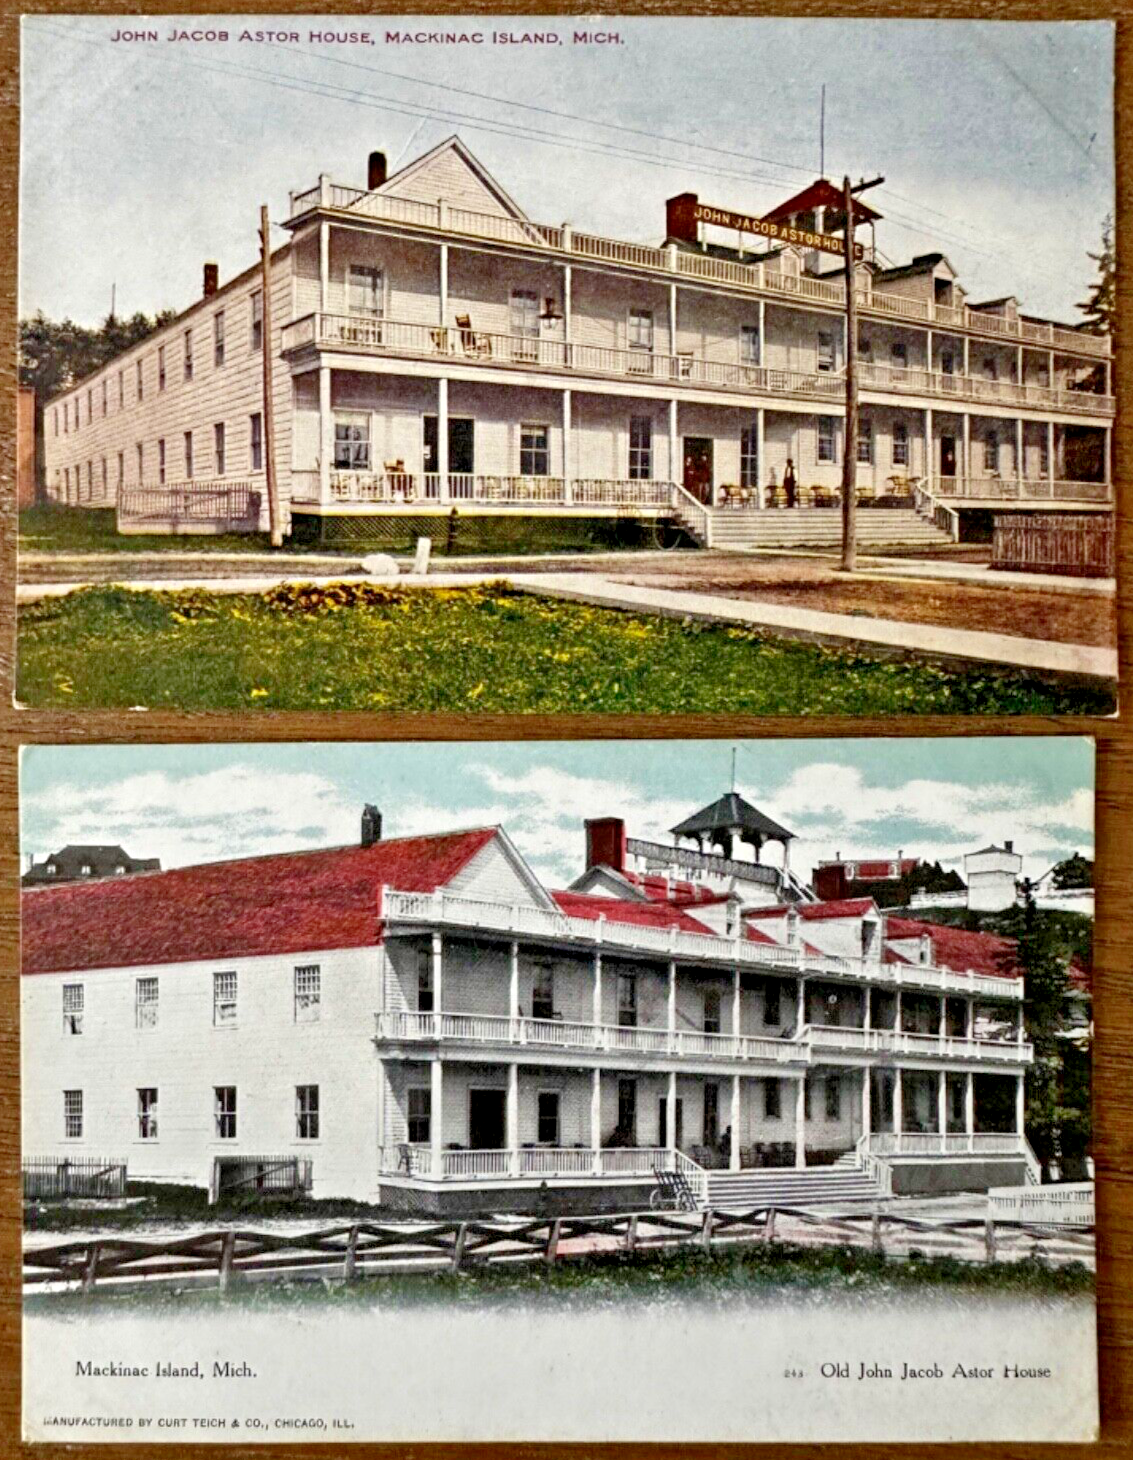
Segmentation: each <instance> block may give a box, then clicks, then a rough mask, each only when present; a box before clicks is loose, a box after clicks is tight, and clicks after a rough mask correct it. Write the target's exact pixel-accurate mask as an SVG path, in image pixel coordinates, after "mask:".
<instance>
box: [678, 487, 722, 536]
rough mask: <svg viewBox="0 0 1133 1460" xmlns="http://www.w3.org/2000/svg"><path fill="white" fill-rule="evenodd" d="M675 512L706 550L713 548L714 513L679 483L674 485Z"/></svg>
mask: <svg viewBox="0 0 1133 1460" xmlns="http://www.w3.org/2000/svg"><path fill="white" fill-rule="evenodd" d="M672 505H673V511H674V513H675V514H676V517H677V519H678V521H679V522H681V523H682V524H683V525H684V526H685V527H686V528H687V529H688V531H689V532H690V533H691V534H692V536H693V537H698V538H699V539H700V541H701V542H702V543H703V544H704V546H705V547H706V548H710V547H711V546H712V513H711V512H710V511H709V509H708V508H707V507H706V506H705V505H704V503H703V502H698V501H697V499H696V498H695V497H694V496H693V495H692V493H691V492H689V491H687V490H686V489H685V488H684V487H683V486H681V484H680V483H679V482H674V483H673V497H672Z"/></svg>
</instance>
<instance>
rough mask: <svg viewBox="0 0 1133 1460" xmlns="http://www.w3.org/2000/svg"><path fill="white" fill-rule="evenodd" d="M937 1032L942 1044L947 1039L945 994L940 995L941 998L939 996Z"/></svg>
mask: <svg viewBox="0 0 1133 1460" xmlns="http://www.w3.org/2000/svg"><path fill="white" fill-rule="evenodd" d="M938 1032H939V1034H940V1041H941V1043H942V1044H943V1043H944V1041H945V1040H946V1039H947V1038H948V995H947V994H941V996H940V1025H939V1030H938Z"/></svg>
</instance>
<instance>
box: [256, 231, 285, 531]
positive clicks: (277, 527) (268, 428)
mask: <svg viewBox="0 0 1133 1460" xmlns="http://www.w3.org/2000/svg"><path fill="white" fill-rule="evenodd" d="M260 266H261V285H260V289H261V293H260V298H261V303H262V307H261V319H262V325H263V328H262V330H261V334H262V335H263V340H262V345H263V353H264V474H265V479H266V481H267V490H268V524H269V526H270V527H271V545H272V547H282V546H283V522H282V520H281V513H280V510H279V486H278V483H277V482H276V478H275V407H274V400H273V396H274V392H273V389H272V354H271V224H270V223H269V222H268V210H267V204H266V203H265V204H264V206H263V207H262V208H261V209H260Z"/></svg>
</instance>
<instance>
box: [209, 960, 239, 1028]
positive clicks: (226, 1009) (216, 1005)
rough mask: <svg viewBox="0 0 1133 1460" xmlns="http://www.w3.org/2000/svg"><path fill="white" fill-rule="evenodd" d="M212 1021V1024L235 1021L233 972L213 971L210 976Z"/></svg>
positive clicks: (232, 1022)
mask: <svg viewBox="0 0 1133 1460" xmlns="http://www.w3.org/2000/svg"><path fill="white" fill-rule="evenodd" d="M212 1022H213V1023H214V1024H235V1022H236V975H235V973H214V974H213V976H212Z"/></svg>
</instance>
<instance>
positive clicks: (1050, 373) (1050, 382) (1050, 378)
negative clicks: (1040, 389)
mask: <svg viewBox="0 0 1133 1460" xmlns="http://www.w3.org/2000/svg"><path fill="white" fill-rule="evenodd" d="M1046 383H1047V388H1048V389H1049V390H1057V389H1058V387H1057V385H1056V384H1055V380H1054V351H1053V350H1049V351H1048V352H1047V357H1046Z"/></svg>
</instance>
